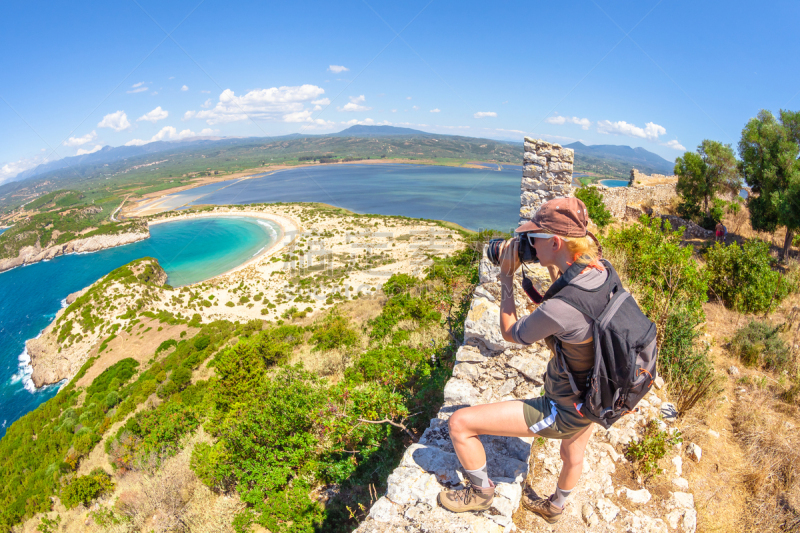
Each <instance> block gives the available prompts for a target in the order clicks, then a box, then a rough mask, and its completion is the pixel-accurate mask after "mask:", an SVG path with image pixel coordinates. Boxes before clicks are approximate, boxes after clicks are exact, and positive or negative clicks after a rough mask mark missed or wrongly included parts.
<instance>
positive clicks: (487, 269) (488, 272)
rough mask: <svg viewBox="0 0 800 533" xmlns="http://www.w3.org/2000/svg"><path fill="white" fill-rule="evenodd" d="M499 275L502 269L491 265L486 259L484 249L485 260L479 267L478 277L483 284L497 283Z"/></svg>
mask: <svg viewBox="0 0 800 533" xmlns="http://www.w3.org/2000/svg"><path fill="white" fill-rule="evenodd" d="M499 275H500V267H499V266H497V265H495V264H493V263H491V262H490V261H489V260H488V259H487V258H486V250H485V249H484V252H483V259H481V263H480V265H478V277H479V278H480V281H481V283H493V282H495V281H497V276H499Z"/></svg>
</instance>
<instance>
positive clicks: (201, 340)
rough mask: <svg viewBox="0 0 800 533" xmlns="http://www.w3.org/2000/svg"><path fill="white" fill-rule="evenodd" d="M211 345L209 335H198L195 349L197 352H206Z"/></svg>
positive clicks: (195, 340)
mask: <svg viewBox="0 0 800 533" xmlns="http://www.w3.org/2000/svg"><path fill="white" fill-rule="evenodd" d="M210 343H211V339H210V338H209V337H208V336H207V335H198V336H197V337H195V338H194V347H195V348H196V349H197V350H205V349H206V348H208V345H209V344H210Z"/></svg>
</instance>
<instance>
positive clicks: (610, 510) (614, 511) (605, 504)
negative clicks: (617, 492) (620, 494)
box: [597, 498, 619, 523]
mask: <svg viewBox="0 0 800 533" xmlns="http://www.w3.org/2000/svg"><path fill="white" fill-rule="evenodd" d="M597 514H599V515H600V518H602V519H603V520H604V521H605V522H609V523H610V522H613V521H614V519H615V518H616V517H617V515H619V507H617V506H616V505H614V504H613V503H612V502H611V500H609V499H607V498H600V499H599V500H597Z"/></svg>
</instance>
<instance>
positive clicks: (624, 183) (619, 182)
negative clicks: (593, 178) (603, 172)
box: [600, 180, 629, 187]
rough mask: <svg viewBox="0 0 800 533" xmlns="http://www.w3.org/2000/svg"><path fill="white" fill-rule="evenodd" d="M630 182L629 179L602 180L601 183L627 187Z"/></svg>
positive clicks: (608, 185) (607, 185) (609, 185)
mask: <svg viewBox="0 0 800 533" xmlns="http://www.w3.org/2000/svg"><path fill="white" fill-rule="evenodd" d="M628 183H629V182H628V180H600V184H601V185H605V186H606V187H627V186H628Z"/></svg>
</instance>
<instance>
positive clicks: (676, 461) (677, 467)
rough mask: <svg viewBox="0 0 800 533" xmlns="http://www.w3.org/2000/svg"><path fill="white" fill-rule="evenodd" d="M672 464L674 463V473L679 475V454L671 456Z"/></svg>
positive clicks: (681, 468)
mask: <svg viewBox="0 0 800 533" xmlns="http://www.w3.org/2000/svg"><path fill="white" fill-rule="evenodd" d="M672 464H673V465H675V473H676V474H678V475H679V476H680V475H681V474H683V459H681V456H680V455H676V456H675V457H673V458H672Z"/></svg>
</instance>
